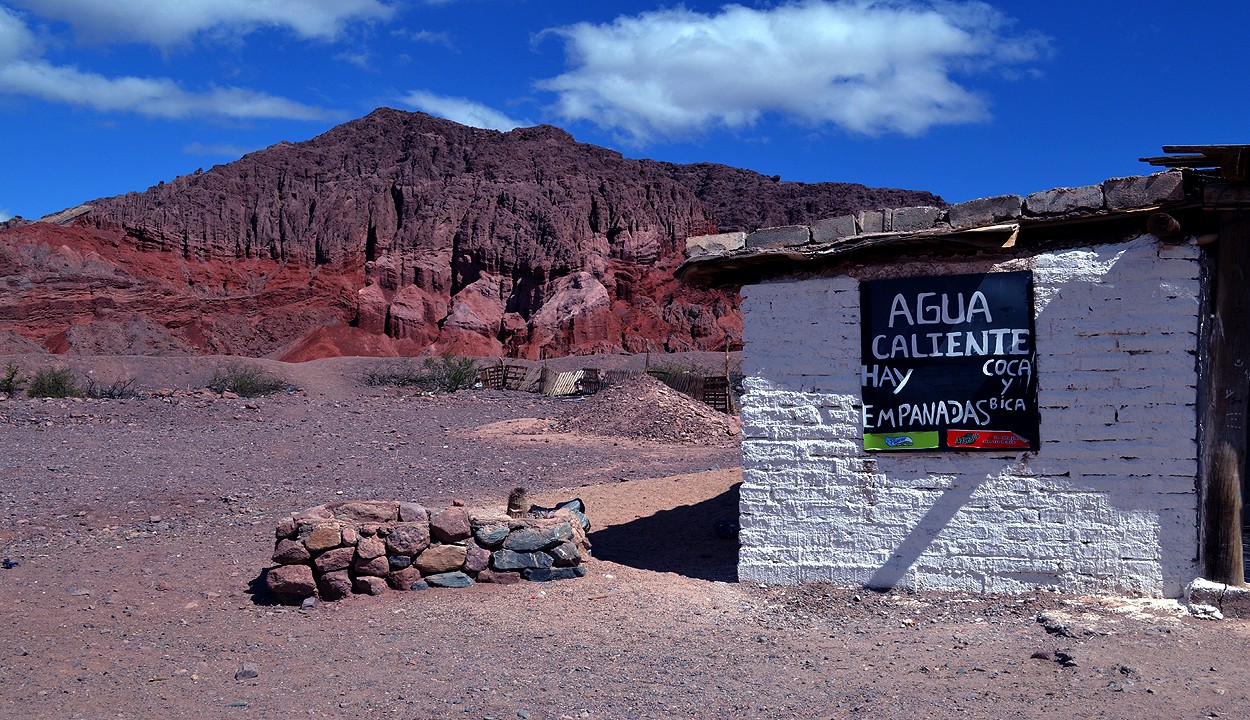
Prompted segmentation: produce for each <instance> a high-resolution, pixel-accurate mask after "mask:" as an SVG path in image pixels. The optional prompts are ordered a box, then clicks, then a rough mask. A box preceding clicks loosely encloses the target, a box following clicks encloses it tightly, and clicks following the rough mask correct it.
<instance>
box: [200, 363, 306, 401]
mask: <svg viewBox="0 0 1250 720" xmlns="http://www.w3.org/2000/svg"><path fill="white" fill-rule="evenodd" d="M208 387H209V389H210V390H212V391H213V392H218V393H223V392H232V393H235V394H236V395H240V396H242V397H248V398H250V397H260V396H262V395H272V394H274V393H276V392H278V391H280V390H283V389H284V388H286V387H287V384H286V383H285V382H284V381H283V380H282V378H279V377H277V376H275V375H270V374H269V373H268V372H266V371H265V369H264V368H262V367H260V366H259V365H254V364H251V363H231V364H229V365H227V366H226V367H224V368H218V369H217V372H215V373H213V379H212V380H210V381H209V382H208Z"/></svg>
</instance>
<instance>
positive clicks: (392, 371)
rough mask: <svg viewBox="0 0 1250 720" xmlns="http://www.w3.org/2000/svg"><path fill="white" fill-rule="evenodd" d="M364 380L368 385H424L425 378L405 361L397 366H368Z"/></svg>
mask: <svg viewBox="0 0 1250 720" xmlns="http://www.w3.org/2000/svg"><path fill="white" fill-rule="evenodd" d="M364 382H365V384H366V385H368V386H370V387H388V386H398V387H409V386H422V387H424V386H425V385H426V383H427V378H426V376H425V375H424V374H423V373H422V372H421V371H419V370H417V369H416V368H414V367H413V366H412V365H410V364H408V363H406V362H405V363H403V364H401V365H399V366H398V367H376V368H370V369H369V370H367V371H365V374H364Z"/></svg>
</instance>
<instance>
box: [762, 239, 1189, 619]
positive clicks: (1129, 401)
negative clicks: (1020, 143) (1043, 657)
mask: <svg viewBox="0 0 1250 720" xmlns="http://www.w3.org/2000/svg"><path fill="white" fill-rule="evenodd" d="M1026 268H1031V269H1032V270H1033V272H1034V286H1035V296H1036V307H1035V312H1036V332H1037V338H1036V347H1037V356H1038V361H1037V363H1038V377H1039V382H1038V386H1039V390H1038V400H1039V404H1040V414H1041V436H1042V445H1041V450H1040V452H1038V453H1037V454H1036V455H1034V454H1033V453H1012V454H1005V453H1004V454H999V453H925V452H923V451H917V452H915V453H914V454H906V453H886V454H868V453H865V452H864V451H863V449H862V448H863V443H862V435H861V433H862V429H861V417H860V416H861V402H860V388H859V382H860V357H859V355H860V352H859V332H860V328H859V278H863V279H869V278H870V277H871V278H877V277H906V276H914V275H936V274H958V273H972V272H987V271H994V270H1019V269H1026ZM850 274H851V275H853V276H854V277H851V276H841V277H822V278H812V279H803V280H779V281H771V282H766V283H762V284H759V285H752V286H748V287H744V288H743V290H742V294H743V303H742V308H743V315H744V322H743V324H744V330H743V333H744V338H745V343H746V347H745V352H744V363H745V371H746V375H747V381H746V389H747V394H746V396H745V398H744V399H743V407H742V417H743V421H744V424H745V436H746V437H745V442H744V443H743V483H742V493H741V497H742V500H741V513H742V517H741V527H742V531H741V542H742V549H741V554H740V558H739V566H738V570H739V575H740V576H741V577H742V578H743V579H749V580H755V581H761V582H772V583H801V582H833V583H840V584H850V585H868V586H874V587H884V586H900V587H913V588H936V589H951V590H967V591H974V592H1008V593H1010V592H1021V591H1026V590H1029V589H1033V588H1046V589H1055V590H1060V591H1064V592H1093V593H1125V594H1141V595H1149V596H1159V595H1163V596H1168V597H1177V596H1180V595H1181V588H1182V586H1183V585H1184V584H1185V583H1187V582H1189V581H1190V580H1192V579H1193V578H1194V577H1196V576H1197V574H1198V570H1197V564H1196V557H1197V549H1198V541H1197V523H1198V520H1197V495H1196V492H1195V477H1196V475H1197V468H1198V459H1197V458H1198V448H1197V441H1196V438H1195V436H1196V428H1197V416H1196V398H1197V390H1196V385H1197V370H1196V358H1195V351H1196V348H1197V329H1198V287H1199V281H1198V252H1197V249H1196V248H1193V247H1191V246H1187V245H1181V246H1175V245H1167V244H1162V243H1159V242H1157V241H1156V240H1155V239H1154V238H1153V237H1151V236H1149V235H1147V236H1144V237H1141V238H1138V239H1136V240H1133V241H1131V242H1127V243H1123V244H1117V245H1104V246H1098V247H1093V248H1083V249H1079V250H1068V251H1062V252H1053V253H1047V254H1042V255H1038V256H1035V257H1031V258H1026V259H1018V260H1012V261H1009V262H1005V263H999V264H993V263H991V262H989V261H986V260H979V261H978V260H975V259H973V260H967V261H963V262H958V263H956V262H949V263H934V262H924V263H912V264H906V263H900V264H899V265H897V266H895V267H894V268H889V269H883V268H881V267H871V268H861V269H858V270H854V271H850Z"/></svg>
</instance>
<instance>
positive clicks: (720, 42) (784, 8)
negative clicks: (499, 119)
mask: <svg viewBox="0 0 1250 720" xmlns="http://www.w3.org/2000/svg"><path fill="white" fill-rule="evenodd" d="M1009 25H1010V21H1009V20H1008V19H1007V18H1006V17H1005V16H1003V15H1002V13H1000V12H999V11H997V10H995V9H994V8H992V7H990V6H989V5H986V4H984V3H980V2H944V1H941V0H938V1H936V2H920V1H917V0H835V1H830V0H803V1H797V2H787V3H785V4H781V5H777V6H774V7H771V8H768V9H753V8H747V7H743V6H741V5H727V6H725V7H724V8H722V9H721V10H720V11H719V12H718V13H715V14H701V13H697V12H692V11H689V10H685V9H682V8H677V9H671V10H658V11H654V12H647V13H643V14H641V15H637V16H633V17H625V16H622V17H619V18H617V19H616V20H615V21H613V22H611V23H608V24H604V25H594V24H591V23H579V24H576V25H571V26H568V27H562V28H556V29H554V30H550V31H548V33H552V34H555V35H558V36H559V37H561V38H563V39H564V41H565V43H566V53H567V59H568V63H569V65H570V70H569V71H568V72H566V73H564V74H563V75H560V76H558V77H555V78H551V79H549V80H546V81H543V82H541V83H540V84H539V87H540V88H542V89H546V90H551V91H553V92H555V93H556V94H557V96H558V97H557V102H556V107H555V111H556V112H557V113H558V114H559V115H561V116H562V117H564V118H566V119H568V120H586V121H589V122H592V123H595V124H596V125H599V126H601V127H604V128H607V129H612V130H615V131H617V132H620V133H622V134H623V135H625V136H627V137H628V138H631V139H632V140H634V141H635V142H645V141H647V140H651V139H654V138H656V137H679V136H683V135H690V134H693V133H696V132H699V131H703V130H707V129H709V128H712V127H717V126H724V127H730V128H742V127H747V126H750V125H751V124H753V123H754V122H756V121H757V120H758V119H759V118H760V116H762V115H763V114H765V113H777V114H779V115H783V116H786V117H790V118H794V119H798V120H800V121H802V122H805V123H810V124H813V125H825V124H831V125H835V126H838V127H841V128H843V129H845V130H848V131H851V132H854V133H862V134H868V135H876V134H880V133H887V132H897V133H903V134H905V135H915V134H919V133H922V132H924V131H925V130H926V129H928V128H929V127H931V126H933V125H939V124H956V123H966V122H975V121H980V120H984V119H986V118H987V117H988V116H989V112H988V108H987V103H986V100H985V99H984V98H983V97H981V96H980V95H978V94H977V93H976V92H975V91H973V90H971V89H969V88H967V87H964V86H963V85H961V84H960V83H959V82H957V80H956V79H955V76H956V75H957V74H959V73H972V72H985V71H987V70H990V69H992V68H995V67H1000V66H1003V65H1006V64H1010V63H1022V62H1027V61H1030V60H1033V59H1037V58H1038V57H1040V55H1041V54H1042V52H1043V50H1044V44H1045V42H1044V39H1042V38H1040V37H1038V36H1025V35H1016V36H1012V35H1010V34H1008V30H1009Z"/></svg>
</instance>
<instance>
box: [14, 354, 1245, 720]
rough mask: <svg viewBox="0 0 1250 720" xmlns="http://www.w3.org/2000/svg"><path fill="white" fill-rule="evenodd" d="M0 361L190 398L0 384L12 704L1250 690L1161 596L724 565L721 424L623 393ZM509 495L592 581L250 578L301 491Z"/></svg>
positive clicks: (168, 712)
mask: <svg viewBox="0 0 1250 720" xmlns="http://www.w3.org/2000/svg"><path fill="white" fill-rule="evenodd" d="M6 362H15V363H17V364H19V365H20V366H22V367H24V368H30V369H35V368H37V367H40V366H47V365H49V364H54V363H58V362H59V363H64V364H67V365H69V366H71V367H72V368H73V369H75V371H77V372H79V373H81V374H89V375H90V376H92V377H96V378H98V379H99V380H101V381H102V382H108V381H111V380H113V379H117V378H121V377H126V378H135V379H136V381H137V385H138V386H139V387H141V388H144V389H146V390H149V391H155V390H162V391H178V392H160V393H155V394H148V395H145V396H144V397H141V398H137V399H126V400H37V399H29V398H26V397H22V396H15V397H11V398H7V399H5V400H3V401H0V440H2V445H3V455H2V456H0V503H2V504H0V559H2V560H3V563H2V564H0V608H2V612H0V627H2V628H3V632H2V633H0V683H2V687H3V694H2V695H0V717H4V718H154V717H169V718H190V717H195V718H202V719H205V720H207V719H210V718H295V717H330V718H349V717H350V718H356V717H377V718H408V719H425V718H473V719H477V720H481V719H483V718H495V719H496V720H505V719H511V718H521V719H523V720H524V719H532V720H539V719H546V718H552V719H561V720H563V719H564V718H881V719H889V718H909V719H911V718H939V717H941V718H949V717H968V718H1043V717H1045V718H1054V717H1071V718H1208V717H1228V718H1241V717H1246V716H1247V712H1248V708H1250V697H1248V695H1250V663H1247V662H1246V661H1245V659H1244V658H1245V655H1246V648H1247V647H1248V646H1250V645H1248V641H1250V624H1248V623H1247V622H1246V621H1241V620H1219V621H1216V620H1206V619H1198V618H1194V617H1191V616H1188V615H1187V614H1185V613H1184V612H1183V610H1182V608H1181V607H1180V606H1179V605H1177V604H1176V603H1175V602H1171V601H1160V600H1146V599H1132V598H1087V597H1072V596H1063V595H1056V594H1051V593H1035V594H1031V595H1026V596H969V595H960V594H949V593H938V592H906V591H901V590H900V591H893V592H888V593H879V592H870V591H866V590H862V589H856V588H834V587H826V586H805V587H771V586H768V587H766V586H761V585H758V584H754V583H746V582H739V581H738V579H737V575H736V570H735V561H736V552H737V545H736V540H734V539H732V538H726V537H723V533H720V534H718V533H717V532H715V529H716V525H717V523H720V522H721V521H724V520H732V519H733V518H734V517H735V516H736V512H737V503H736V490H737V484H738V482H739V481H740V479H741V471H740V468H739V455H738V447H737V441H736V438H735V437H733V436H732V435H729V434H728V433H726V432H725V431H724V430H723V429H721V428H720V426H716V425H708V424H706V423H702V424H701V423H700V422H699V421H697V419H696V420H692V421H690V422H691V423H692V427H690V428H688V432H686V435H685V437H684V438H679V439H678V440H674V437H675V436H674V435H673V434H672V433H665V434H664V436H665V437H667V438H668V439H667V440H666V441H664V442H657V441H653V440H649V439H647V438H648V433H647V427H646V425H645V423H640V422H639V421H638V416H637V415H636V414H631V413H626V412H624V411H623V408H624V403H626V402H627V401H628V399H626V400H621V399H620V398H618V399H617V400H616V401H615V402H616V403H618V405H616V406H608V407H605V406H604V400H603V399H602V398H600V397H598V396H592V397H588V398H584V399H576V400H571V399H554V398H546V397H542V396H537V395H530V394H526V393H520V392H504V391H490V390H468V391H461V392H457V393H453V394H439V395H432V396H431V395H425V394H421V393H418V392H415V391H413V390H408V389H396V388H376V387H367V386H365V385H364V384H363V383H362V382H361V380H360V378H361V375H362V373H363V372H364V370H365V369H367V368H368V367H370V364H371V363H375V362H377V361H374V360H367V359H356V358H353V359H336V360H321V361H315V362H311V363H302V364H298V365H295V364H292V365H287V364H281V363H273V362H265V363H264V364H265V366H266V367H267V368H269V369H271V370H272V371H273V372H275V373H277V374H281V375H283V376H284V377H286V378H287V379H289V380H290V381H291V382H292V383H294V384H296V385H298V386H299V388H300V389H299V390H297V391H289V392H282V393H279V394H276V395H273V396H269V397H265V398H259V399H246V398H237V399H235V398H221V397H217V396H213V395H210V394H208V393H205V392H201V393H192V392H188V391H189V390H191V389H195V388H201V387H203V385H204V384H205V383H206V381H207V378H208V377H209V376H211V374H212V371H213V367H215V366H216V364H220V362H221V359H213V358H133V357H114V358H75V359H65V358H49V357H47V356H19V357H8V358H3V357H0V365H3V364H4V363H6ZM635 400H636V401H637V403H639V404H642V405H647V404H648V403H649V402H652V401H653V400H654V398H649V397H646V396H640V397H638V398H635ZM665 402H669V403H671V400H666V401H665ZM596 403H598V404H596ZM679 409H680V408H673V407H669V408H667V409H665V408H662V407H661V408H660V409H659V410H657V411H656V412H657V417H658V418H660V419H661V420H663V419H664V418H665V417H687V416H686V415H681V414H680V413H679V414H678V415H675V416H674V415H665V414H664V413H666V412H669V411H675V410H679ZM579 418H580V419H583V420H584V419H585V418H592V419H595V418H598V420H596V421H595V422H590V423H588V422H581V423H578V422H575V421H576V420H577V419H579ZM681 422H686V421H685V420H682V421H681ZM571 427H574V428H580V429H579V430H577V431H576V432H566V430H568V429H569V428H571ZM592 431H593V432H592ZM658 436H659V435H658V434H657V437H658ZM682 440H684V441H682ZM517 485H522V486H524V487H526V488H527V489H528V490H529V492H530V496H531V499H533V500H535V501H536V502H539V503H543V504H550V503H553V502H555V501H559V500H564V499H568V498H571V497H580V498H582V499H583V500H584V501H585V503H586V505H587V509H588V514H589V516H590V519H591V522H592V524H593V526H592V531H591V534H590V540H591V542H592V543H593V544H594V550H593V552H594V559H592V560H590V561H589V563H588V565H587V567H588V569H589V573H588V575H587V577H585V578H581V579H576V580H567V581H561V582H555V583H522V584H519V585H510V586H494V585H484V584H479V585H475V586H473V587H470V588H467V589H463V590H450V589H431V590H426V591H421V592H408V593H399V592H393V593H390V594H387V595H384V596H379V597H370V596H356V597H351V598H348V599H346V600H343V601H340V602H336V603H319V604H316V605H315V606H312V607H305V608H301V607H292V606H287V605H279V604H273V602H272V601H271V600H270V599H269V598H267V597H266V596H265V593H264V592H263V587H262V583H261V582H260V577H261V575H262V572H263V571H264V569H265V568H267V567H269V566H271V564H272V563H271V562H270V554H271V552H272V550H273V527H274V524H275V522H276V520H277V518H279V517H281V516H283V515H285V514H287V513H290V512H291V511H294V510H300V509H303V508H306V507H309V506H312V505H317V504H320V503H324V502H328V501H332V500H338V499H349V498H362V499H392V498H393V499H413V500H417V501H420V502H422V503H423V504H425V505H426V506H428V507H432V508H436V507H441V506H445V505H447V504H449V503H451V502H452V501H453V500H462V501H464V502H465V503H466V504H467V505H469V506H471V507H495V508H502V506H503V504H504V501H505V498H506V496H507V493H508V491H509V490H510V489H511V488H512V487H515V486H517Z"/></svg>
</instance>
